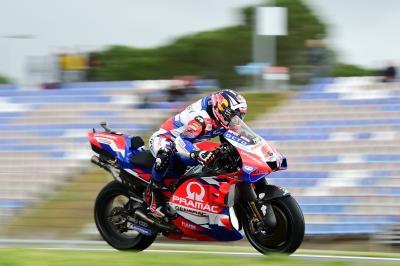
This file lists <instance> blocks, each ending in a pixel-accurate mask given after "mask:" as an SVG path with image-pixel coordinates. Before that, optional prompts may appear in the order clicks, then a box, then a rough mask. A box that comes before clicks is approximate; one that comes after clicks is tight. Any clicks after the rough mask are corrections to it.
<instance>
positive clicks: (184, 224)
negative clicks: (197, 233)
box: [182, 222, 196, 230]
mask: <svg viewBox="0 0 400 266" xmlns="http://www.w3.org/2000/svg"><path fill="white" fill-rule="evenodd" d="M182 226H183V227H186V228H188V229H190V230H196V226H195V225H193V224H191V223H187V222H182Z"/></svg>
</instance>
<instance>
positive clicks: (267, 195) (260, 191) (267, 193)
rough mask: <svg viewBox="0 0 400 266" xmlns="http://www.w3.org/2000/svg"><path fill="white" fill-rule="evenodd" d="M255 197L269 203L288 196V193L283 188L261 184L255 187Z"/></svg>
mask: <svg viewBox="0 0 400 266" xmlns="http://www.w3.org/2000/svg"><path fill="white" fill-rule="evenodd" d="M255 190H256V194H257V197H258V198H259V199H260V200H262V201H271V200H273V199H277V198H283V197H287V196H290V192H289V191H287V190H286V189H285V188H283V187H279V186H275V185H270V184H262V185H259V186H257V187H256V189H255Z"/></svg>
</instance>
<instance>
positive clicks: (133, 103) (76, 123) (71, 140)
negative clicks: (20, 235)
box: [0, 82, 180, 224]
mask: <svg viewBox="0 0 400 266" xmlns="http://www.w3.org/2000/svg"><path fill="white" fill-rule="evenodd" d="M161 89H162V88H161ZM145 91H146V89H144V88H142V87H140V86H139V83H136V84H135V82H103V83H74V84H66V85H64V86H63V87H61V88H60V89H55V90H23V89H17V88H14V87H2V88H0V166H1V168H0V184H1V186H0V224H2V223H3V224H4V223H7V222H8V221H9V220H10V218H11V217H12V216H13V215H15V213H16V212H18V211H19V210H21V209H23V208H25V207H26V206H29V205H30V204H32V203H34V202H35V201H37V200H40V199H42V198H43V197H44V196H46V195H48V193H51V192H52V191H53V190H54V189H55V188H56V187H57V186H59V185H61V184H64V183H65V182H66V181H67V179H68V177H71V176H73V175H76V174H77V173H79V172H80V171H82V170H83V169H85V168H87V167H88V165H89V158H90V155H91V151H90V146H89V145H88V142H87V132H89V131H90V130H91V129H92V128H99V126H98V125H99V123H100V122H101V121H108V123H109V125H110V127H111V128H113V129H115V130H117V131H123V132H131V134H136V135H142V134H143V133H144V132H146V133H147V132H149V131H150V130H151V129H153V128H154V127H155V126H156V125H158V124H160V122H161V120H163V119H165V117H167V116H168V115H169V114H170V112H171V111H173V110H174V108H180V106H179V103H174V104H173V105H168V103H165V104H164V105H163V106H164V108H167V109H166V110H165V109H164V110H162V111H160V109H158V108H152V109H139V108H137V106H138V104H139V103H140V94H141V93H143V92H145Z"/></svg>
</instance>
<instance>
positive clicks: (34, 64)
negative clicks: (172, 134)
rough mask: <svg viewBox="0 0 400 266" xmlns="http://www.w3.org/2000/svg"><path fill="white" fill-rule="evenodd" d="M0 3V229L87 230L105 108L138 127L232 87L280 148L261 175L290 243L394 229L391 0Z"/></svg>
mask: <svg viewBox="0 0 400 266" xmlns="http://www.w3.org/2000/svg"><path fill="white" fill-rule="evenodd" d="M0 4H1V10H2V15H1V16H0V83H1V84H0V238H3V239H8V238H14V239H81V240H99V239H100V236H99V234H98V233H97V230H96V228H95V226H94V222H93V217H92V213H93V204H94V200H95V197H96V195H97V193H98V192H99V190H100V189H101V188H102V186H104V185H105V184H106V182H108V180H110V177H109V175H108V174H107V173H105V172H103V171H102V170H101V169H98V168H97V167H95V166H92V165H91V164H90V162H89V158H90V155H91V150H90V146H89V145H88V141H87V138H86V134H87V132H88V131H90V130H91V129H92V128H98V127H99V126H98V124H99V122H101V121H107V122H108V123H109V125H110V127H111V128H113V129H116V130H117V131H122V132H130V133H131V134H132V135H140V136H142V137H144V138H145V139H147V138H148V136H149V135H150V134H151V133H152V132H154V131H155V130H156V129H158V127H159V125H160V124H161V123H162V122H163V121H164V120H165V119H166V118H167V117H169V116H170V115H172V114H173V113H176V112H179V111H180V110H182V109H183V108H184V107H185V106H186V105H187V104H189V103H191V102H192V101H194V100H195V99H198V98H200V97H202V96H203V95H205V94H207V93H210V92H211V91H215V90H217V89H219V88H233V89H236V90H239V91H240V92H242V93H243V94H244V96H245V97H246V99H247V101H248V105H249V115H248V116H247V117H246V119H247V122H248V124H249V125H251V127H252V128H253V129H254V130H255V131H256V132H257V133H259V134H260V135H261V136H262V137H264V138H265V139H267V140H269V141H272V142H274V143H275V145H276V146H277V148H278V149H279V150H280V151H281V152H282V153H283V154H285V155H286V156H287V158H288V162H289V169H288V170H287V171H283V172H278V173H273V174H271V175H270V176H269V177H268V181H269V182H270V183H272V184H276V185H279V186H283V187H286V188H287V189H288V190H289V191H290V192H291V193H292V194H293V195H294V197H295V198H296V199H297V200H298V201H299V203H300V205H301V207H302V210H303V212H304V214H305V220H306V239H305V242H304V244H303V246H302V247H303V248H318V249H333V250H336V249H346V250H363V251H365V250H370V251H371V250H392V249H396V248H397V247H396V246H398V245H399V244H400V201H399V199H400V86H399V85H400V84H399V83H398V80H397V77H396V74H397V65H398V62H399V59H400V54H399V53H400V52H399V50H398V44H399V41H400V40H399V38H400V37H398V34H396V32H397V31H398V29H397V25H399V23H400V18H399V17H398V16H397V13H396V12H397V10H399V8H400V2H398V1H396V0H383V1H373V0H365V1H362V2H361V1H356V0H348V1H345V2H343V1H318V0H275V1H261V0H258V1H253V0H229V1H228V0H219V1H212V0H203V1H188V0H172V1H161V0H160V1H157V0H149V1H124V0H118V1H95V0H87V1H77V0H70V1H51V0H38V1H22V0H16V1H11V0H9V1H8V0H0ZM273 7H280V8H278V9H274V8H273ZM160 241H163V240H162V239H160ZM233 244H234V245H238V243H233ZM241 244H242V245H247V243H246V242H244V241H243V243H241ZM241 244H240V243H239V245H241Z"/></svg>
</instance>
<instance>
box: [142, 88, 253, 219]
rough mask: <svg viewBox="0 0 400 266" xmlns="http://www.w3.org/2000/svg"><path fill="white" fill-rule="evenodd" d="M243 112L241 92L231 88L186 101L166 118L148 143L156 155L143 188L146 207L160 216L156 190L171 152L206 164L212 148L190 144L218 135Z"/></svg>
mask: <svg viewBox="0 0 400 266" xmlns="http://www.w3.org/2000/svg"><path fill="white" fill-rule="evenodd" d="M246 112H247V103H246V100H245V98H244V97H243V96H241V95H240V94H238V93H236V92H235V91H233V90H221V91H218V92H215V93H213V94H211V95H209V96H206V97H204V98H202V99H200V100H198V101H196V102H194V103H193V104H191V105H189V106H188V107H187V108H186V109H185V110H183V111H182V112H181V113H179V114H177V115H175V116H172V117H171V118H169V119H168V120H166V121H165V122H164V123H163V124H162V125H161V127H160V129H159V130H158V131H156V132H155V133H154V134H153V135H152V136H151V138H150V141H149V147H150V151H151V153H152V154H153V156H154V157H155V158H156V160H155V163H154V166H153V169H152V178H151V181H150V184H149V186H148V187H147V191H146V201H147V203H148V205H149V208H150V211H151V212H152V213H153V215H155V216H157V217H164V216H165V214H164V213H165V210H162V208H163V205H164V204H163V202H162V201H163V200H162V199H161V197H162V196H161V195H160V194H161V193H160V190H161V188H162V187H163V178H164V177H165V175H166V174H167V173H168V171H169V170H170V169H169V168H170V167H169V166H170V165H171V161H172V159H173V157H174V152H173V149H172V147H173V146H174V147H175V152H176V153H175V155H177V157H178V158H179V159H180V160H181V161H182V162H183V163H184V164H186V165H195V164H197V163H201V164H203V165H206V164H209V163H210V162H212V161H213V160H214V159H215V155H214V153H213V152H212V151H200V150H198V149H197V148H196V146H195V145H194V144H196V143H199V142H202V141H206V140H209V139H211V138H214V137H216V136H221V135H222V134H223V133H224V132H225V131H226V129H227V128H228V124H229V123H230V121H231V119H232V118H233V117H234V116H238V117H240V118H241V119H243V118H244V116H245V115H246Z"/></svg>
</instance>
